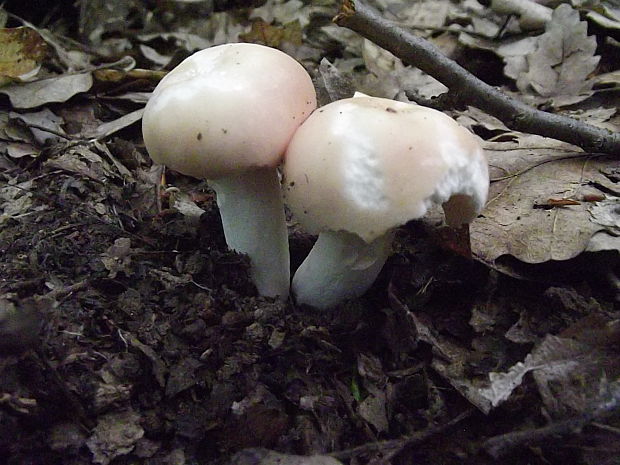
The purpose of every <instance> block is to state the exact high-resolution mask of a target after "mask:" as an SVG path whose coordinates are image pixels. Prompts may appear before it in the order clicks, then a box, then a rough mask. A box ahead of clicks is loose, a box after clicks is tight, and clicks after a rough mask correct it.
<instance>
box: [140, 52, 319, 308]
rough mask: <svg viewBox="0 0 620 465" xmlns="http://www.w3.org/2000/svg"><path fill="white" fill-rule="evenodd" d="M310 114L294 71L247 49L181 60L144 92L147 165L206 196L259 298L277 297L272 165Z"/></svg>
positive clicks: (284, 283)
mask: <svg viewBox="0 0 620 465" xmlns="http://www.w3.org/2000/svg"><path fill="white" fill-rule="evenodd" d="M315 108H316V93H315V90H314V86H313V84H312V80H311V78H310V76H309V75H308V73H307V72H306V71H305V70H304V68H303V67H302V66H301V65H300V64H299V63H298V62H297V61H295V60H294V59H293V58H291V57H290V56H288V55H286V54H285V53H283V52H281V51H279V50H276V49H273V48H269V47H265V46H262V45H256V44H246V43H240V44H226V45H220V46H217V47H212V48H208V49H205V50H202V51H199V52H197V53H195V54H193V55H192V56H190V57H189V58H187V59H185V60H184V61H183V62H181V63H180V64H179V65H178V66H177V67H176V68H175V69H174V70H172V71H171V72H170V73H169V74H168V75H167V76H166V77H164V79H162V81H161V82H160V83H159V84H158V86H157V87H156V88H155V90H154V91H153V95H152V96H151V98H150V99H149V101H148V103H147V105H146V108H145V111H144V116H143V119H142V132H143V135H144V142H145V145H146V148H147V150H148V152H149V154H150V156H151V158H152V159H153V161H155V162H156V163H160V164H163V165H166V166H168V167H169V168H171V169H173V170H176V171H178V172H180V173H183V174H186V175H189V176H193V177H196V178H206V179H207V180H208V182H209V185H210V186H211V187H212V188H213V189H214V190H215V192H216V196H217V204H218V207H219V209H220V215H221V217H222V224H223V228H224V234H225V236H226V242H227V244H228V246H229V247H230V248H231V249H234V250H236V251H238V252H241V253H244V254H247V255H248V256H249V258H250V266H251V276H252V279H253V281H254V283H255V285H256V288H257V290H258V292H259V294H261V295H264V296H272V297H275V296H279V297H280V298H282V299H285V298H287V296H288V292H289V286H290V265H289V251H288V235H287V229H286V223H285V217H284V208H283V202H282V193H281V190H280V182H279V178H278V173H277V166H278V165H279V164H280V162H281V160H282V156H283V154H284V151H285V150H286V147H287V145H288V143H289V141H290V139H291V137H292V136H293V133H294V132H295V130H296V129H297V128H298V126H299V125H300V124H301V123H302V122H303V121H304V120H305V119H306V118H307V117H308V115H310V113H311V112H312V111H313V110H314V109H315Z"/></svg>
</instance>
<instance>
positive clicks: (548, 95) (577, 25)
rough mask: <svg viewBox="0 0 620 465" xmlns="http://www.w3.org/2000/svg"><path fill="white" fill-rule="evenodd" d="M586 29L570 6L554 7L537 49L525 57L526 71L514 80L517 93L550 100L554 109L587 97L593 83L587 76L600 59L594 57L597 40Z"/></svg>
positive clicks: (577, 13) (539, 38)
mask: <svg viewBox="0 0 620 465" xmlns="http://www.w3.org/2000/svg"><path fill="white" fill-rule="evenodd" d="M587 28H588V24H587V22H585V21H580V19H579V12H578V11H576V10H573V9H572V7H571V6H570V5H567V4H562V5H560V6H559V7H557V8H556V9H555V10H554V12H553V15H552V18H551V21H550V22H548V23H547V26H546V32H545V33H544V34H543V35H541V36H539V37H538V40H537V42H536V50H535V51H533V52H532V53H530V54H529V55H527V70H526V71H523V72H522V73H521V74H520V75H519V77H518V78H517V87H518V88H519V90H520V91H521V92H523V93H525V94H530V95H534V96H537V97H543V98H545V99H549V100H551V101H552V103H553V105H554V106H556V107H559V106H564V105H570V104H573V103H576V102H580V101H582V100H584V99H586V98H587V97H589V96H590V95H591V90H592V85H593V83H594V82H593V81H592V80H591V79H589V78H588V77H589V75H590V74H591V73H592V72H593V71H594V70H595V68H596V65H597V64H598V62H599V59H600V57H599V56H595V55H594V52H595V51H596V38H595V37H594V36H588V31H587Z"/></svg>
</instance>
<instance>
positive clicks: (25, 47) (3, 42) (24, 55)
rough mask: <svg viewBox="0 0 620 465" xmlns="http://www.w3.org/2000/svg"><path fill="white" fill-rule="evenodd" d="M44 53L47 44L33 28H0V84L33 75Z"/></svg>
mask: <svg viewBox="0 0 620 465" xmlns="http://www.w3.org/2000/svg"><path fill="white" fill-rule="evenodd" d="M46 53H47V45H46V43H45V41H44V40H43V38H42V37H41V36H40V35H39V34H38V33H37V32H36V31H35V30H33V29H30V28H29V27H16V28H12V29H0V86H2V85H5V84H8V83H10V82H13V81H25V80H27V79H29V78H32V77H34V76H35V75H36V74H37V73H38V72H39V69H40V68H41V62H42V61H43V59H44V58H45V55H46Z"/></svg>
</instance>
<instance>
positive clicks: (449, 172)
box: [284, 96, 489, 243]
mask: <svg viewBox="0 0 620 465" xmlns="http://www.w3.org/2000/svg"><path fill="white" fill-rule="evenodd" d="M284 182H285V197H286V201H287V203H288V205H289V206H290V207H291V210H292V211H293V212H294V213H295V215H296V217H297V219H298V220H299V222H300V223H301V225H302V226H303V227H304V228H305V229H306V230H307V231H308V232H310V233H314V234H318V233H320V232H321V231H346V232H349V233H354V234H356V235H358V236H360V237H361V238H362V239H364V240H365V241H366V242H368V243H370V242H371V241H373V240H374V239H376V238H378V237H380V236H382V235H383V234H385V233H386V232H388V231H390V230H391V229H393V228H395V227H397V226H399V225H402V224H404V223H406V222H407V221H409V220H412V219H416V218H420V217H422V216H423V215H424V214H425V213H426V211H427V210H428V208H429V207H430V206H431V205H432V204H434V203H445V202H447V201H448V200H449V199H451V198H452V200H451V201H450V202H449V203H447V204H445V205H444V210H445V213H446V220H447V222H448V224H450V225H451V226H458V225H460V224H462V223H468V222H471V221H472V220H473V219H474V218H475V217H476V216H477V215H478V213H479V212H480V210H481V209H482V207H483V205H484V203H485V201H486V197H487V191H488V185H489V177H488V168H487V161H486V158H485V156H484V154H483V151H482V149H481V148H480V145H479V143H478V141H477V139H476V137H475V136H474V135H472V134H471V133H469V132H468V131H467V130H466V129H464V128H463V127H461V126H460V125H459V124H458V123H456V122H455V121H454V120H453V119H451V118H450V117H448V116H446V115H444V114H443V113H441V112H439V111H436V110H432V109H429V108H426V107H421V106H417V105H411V104H407V103H402V102H396V101H393V100H388V99H382V98H375V97H365V96H364V97H361V96H360V97H354V98H349V99H345V100H340V101H336V102H333V103H330V104H329V105H326V106H324V107H322V108H321V109H319V110H316V111H315V112H314V113H313V114H312V115H311V116H310V117H309V118H308V119H307V120H306V121H305V122H304V124H303V125H302V126H301V127H300V128H299V129H298V130H297V132H296V133H295V136H294V137H293V139H292V140H291V143H290V144H289V147H288V149H287V152H286V155H285V162H284Z"/></svg>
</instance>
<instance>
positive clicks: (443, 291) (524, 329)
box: [0, 0, 620, 465]
mask: <svg viewBox="0 0 620 465" xmlns="http://www.w3.org/2000/svg"><path fill="white" fill-rule="evenodd" d="M115 3H118V2H115ZM115 3H114V4H115ZM121 3H123V5H120V4H119V5H118V6H119V8H116V9H114V8H106V9H102V5H101V2H97V1H92V0H82V1H81V2H79V6H80V9H79V10H73V9H72V8H73V7H69V6H66V5H64V4H63V6H59V7H58V10H57V11H52V12H50V15H49V16H48V17H47V19H45V18H44V17H37V15H36V13H37V10H36V8H35V9H33V11H31V12H30V13H28V16H27V17H26V18H25V19H24V20H23V21H17V20H14V21H15V24H11V26H13V27H19V28H27V33H26V34H23V35H21V36H19V37H21V39H20V40H21V42H20V41H18V46H16V47H13V48H12V49H11V50H15V51H17V52H16V53H24V52H19V50H26V49H28V48H27V47H26V46H27V45H28V44H29V43H30V44H32V43H36V44H39V45H38V46H37V47H40V48H36V47H35V49H37V50H43V49H44V48H45V49H49V50H52V51H53V52H52V53H47V54H45V56H43V55H42V54H38V55H37V54H36V53H35V54H34V55H32V56H29V60H30V61H28V60H27V61H26V62H25V64H24V66H25V67H24V68H19V69H16V70H14V72H13V76H12V77H11V79H20V77H23V76H26V77H27V79H26V78H24V79H26V80H32V79H34V81H32V82H25V83H13V84H9V85H8V86H4V87H2V88H0V93H4V94H5V95H6V96H7V97H6V98H5V100H4V101H3V103H2V106H1V107H0V166H2V168H3V170H2V171H1V172H0V248H1V250H2V260H0V276H2V280H1V281H0V292H1V293H2V299H0V333H1V335H2V338H3V340H4V341H11V343H10V344H4V345H3V344H0V351H3V352H2V353H0V374H1V376H0V461H2V462H3V463H26V462H32V461H39V462H41V461H42V462H45V463H72V464H76V465H77V464H91V463H98V464H108V463H110V464H112V465H114V464H121V463H128V461H131V462H132V463H144V464H157V463H174V464H185V463H201V464H220V463H222V464H223V463H231V464H246V463H252V464H256V463H261V464H270V463H280V464H298V465H305V464H309V465H313V464H330V465H331V464H337V463H351V464H353V463H375V464H379V463H394V464H398V463H446V464H451V463H454V464H457V463H459V464H460V463H464V462H467V463H480V464H485V463H489V456H491V457H492V458H493V459H494V460H498V459H501V460H507V461H509V462H510V463H515V464H521V463H523V464H525V463H528V464H530V463H532V464H536V463H540V464H542V463H561V462H566V463H583V464H597V465H598V464H607V463H610V464H611V463H614V457H617V453H620V451H617V448H616V449H614V446H613V444H615V443H617V441H616V440H617V428H618V402H619V400H620V396H619V394H618V393H619V392H620V391H619V389H618V376H619V375H620V374H619V373H618V370H619V369H620V368H619V366H618V363H617V361H618V360H619V359H620V358H619V357H618V353H617V347H618V334H619V333H618V316H619V314H618V307H617V305H618V304H617V299H618V295H619V294H620V281H619V280H618V277H617V273H618V272H619V269H618V266H619V265H618V252H619V245H618V237H619V235H620V223H619V215H618V192H619V188H618V183H619V182H620V172H619V171H618V167H617V161H616V160H615V159H613V158H611V157H608V156H603V155H601V154H586V153H583V152H581V150H580V149H578V148H576V147H574V146H570V145H568V144H566V143H563V142H559V141H554V140H551V139H546V138H542V137H539V136H532V135H528V134H522V133H518V132H515V131H511V130H509V129H508V128H506V127H505V126H504V125H503V124H502V123H501V122H499V121H498V120H496V119H495V118H492V117H490V116H488V115H485V114H484V113H482V112H480V111H479V110H476V109H473V108H468V109H460V110H458V111H452V112H451V113H452V115H453V116H455V117H457V118H458V120H459V121H460V122H461V123H462V124H464V125H465V126H466V127H468V128H469V129H471V130H472V131H474V132H475V133H477V134H478V135H479V136H480V137H481V138H482V139H484V145H485V149H486V152H487V154H488V156H489V161H490V165H491V169H492V177H493V179H494V181H493V183H492V186H491V187H492V193H491V199H490V202H489V204H488V206H487V208H486V210H485V211H484V212H483V214H482V215H481V217H480V218H479V219H478V220H477V221H475V222H474V223H473V225H472V227H471V231H470V232H471V241H472V251H473V253H474V256H475V258H476V261H474V262H471V261H468V260H466V259H464V258H463V257H460V256H458V255H455V254H454V253H452V252H450V251H449V250H446V249H449V243H447V242H446V240H445V239H443V237H444V236H441V235H438V234H437V232H438V228H441V217H440V216H433V215H431V216H430V217H429V218H428V219H426V220H425V221H420V222H413V223H411V224H409V225H406V226H405V227H403V228H401V229H400V230H399V231H398V234H397V240H396V242H395V245H394V253H393V255H392V257H391V258H390V259H389V261H388V263H387V264H386V267H385V268H384V270H383V272H382V274H381V276H380V277H379V279H378V281H377V283H375V285H374V286H373V288H372V289H371V290H370V291H369V292H368V293H367V294H366V295H365V296H364V297H363V298H360V299H358V300H356V301H352V302H347V303H345V304H342V305H340V306H339V307H338V308H337V309H335V310H334V311H332V312H327V313H317V312H313V311H311V310H309V309H300V308H296V307H295V306H294V305H293V304H292V303H291V302H287V303H277V302H272V301H270V300H268V299H262V298H258V297H256V293H255V289H254V287H253V285H252V284H251V282H250V280H249V279H248V263H247V260H246V259H245V258H244V257H242V256H239V255H237V254H235V253H233V252H231V251H229V250H227V249H226V247H225V242H224V238H223V232H222V230H221V226H220V221H219V215H218V213H217V207H216V203H215V199H214V195H213V193H212V192H211V191H210V190H209V188H208V186H207V185H206V183H204V182H201V181H198V180H195V179H190V178H187V177H184V176H181V175H179V174H177V173H174V172H171V171H162V170H161V169H160V168H159V167H156V166H152V165H151V163H150V161H149V159H148V157H147V155H146V152H145V149H144V146H143V144H142V141H141V136H140V131H139V125H138V124H137V123H138V121H139V119H140V115H141V111H142V107H143V105H144V102H145V101H146V98H147V97H148V95H149V93H150V91H151V90H152V88H153V87H154V85H155V84H156V83H157V81H158V79H161V77H162V75H163V74H165V72H166V70H168V69H171V68H172V67H173V66H174V65H176V64H177V63H178V62H179V61H180V60H181V59H182V58H184V57H185V56H187V55H189V54H190V53H192V52H193V51H195V50H197V49H200V48H204V47H207V46H210V45H213V44H219V43H226V42H231V41H237V40H240V39H241V38H244V40H249V41H255V42H259V43H268V44H269V45H272V46H275V47H279V48H282V49H284V50H285V51H286V52H287V53H290V54H292V55H293V56H294V57H296V58H297V59H298V60H300V61H301V62H302V63H303V64H304V65H305V66H306V67H308V69H309V70H310V71H311V72H312V74H313V75H314V78H315V83H316V85H317V87H318V91H319V94H320V95H321V96H322V97H321V101H322V102H323V104H324V103H327V102H329V101H331V100H334V99H337V98H342V97H345V96H349V95H352V93H353V91H355V90H361V91H366V92H369V93H371V94H373V95H377V96H381V97H388V98H399V99H406V98H407V97H406V95H409V94H410V93H411V92H413V93H416V94H417V95H418V96H420V97H422V98H430V97H433V96H435V95H439V94H441V93H442V92H444V91H445V89H444V88H443V87H442V86H441V85H439V84H438V83H437V82H436V81H434V79H432V78H431V77H430V76H426V75H424V74H423V73H421V72H420V71H419V70H417V69H416V68H415V67H412V66H405V65H404V64H403V63H402V62H400V60H397V59H396V58H395V57H393V56H391V55H389V54H387V53H386V52H385V51H383V50H381V49H379V48H377V47H376V46H374V45H373V44H371V43H369V42H367V41H365V40H363V39H361V38H360V37H359V36H356V35H355V34H353V33H351V32H350V31H348V30H344V29H341V28H338V27H336V26H335V25H333V24H331V23H330V18H331V17H332V16H333V15H334V14H335V13H336V11H337V5H336V4H335V3H334V2H329V1H328V2H316V3H315V2H305V1H299V0H289V1H279V0H269V1H267V2H234V3H235V5H236V7H235V8H232V7H230V6H227V7H223V6H222V5H221V4H219V3H218V2H214V3H210V2H169V3H161V4H157V6H155V5H149V6H145V5H143V4H142V3H140V2H121ZM207 3H209V4H207ZM261 3H262V5H261ZM481 3H483V2H481ZM481 3H477V2H471V1H463V2H415V3H412V4H410V5H409V4H405V3H403V2H396V1H382V2H380V7H381V8H382V13H383V14H384V15H385V16H386V17H388V18H389V19H391V20H395V21H399V22H405V23H408V24H410V25H411V26H413V27H414V28H415V30H416V31H417V32H418V33H419V34H420V35H421V36H423V37H426V38H427V39H428V40H431V41H433V42H434V43H435V44H436V45H438V46H439V47H440V48H441V49H442V50H443V51H444V52H445V53H446V54H448V55H449V56H451V57H452V58H454V59H455V60H457V61H459V62H460V63H462V64H463V65H464V66H466V67H468V68H469V69H470V70H471V71H473V72H478V73H481V72H484V73H486V74H485V77H486V79H488V80H489V81H492V82H494V83H496V84H497V85H499V86H502V87H503V88H504V89H505V90H506V91H507V92H512V93H513V95H516V96H518V97H520V98H523V99H524V100H526V101H529V102H531V103H534V104H543V105H547V106H548V107H549V108H553V110H554V111H560V110H561V109H562V107H564V106H566V105H568V104H571V107H570V108H569V109H570V114H571V115H572V116H574V117H576V118H581V119H585V120H588V121H594V122H596V124H599V125H604V126H605V127H607V128H610V129H612V130H617V127H618V126H617V122H618V121H617V116H616V115H615V111H616V108H617V95H615V94H614V93H613V91H612V92H607V93H605V94H603V93H602V92H601V89H602V88H603V87H601V86H608V85H610V83H611V85H613V83H614V82H616V81H617V80H616V81H614V78H613V76H614V72H617V71H616V70H615V69H613V67H610V66H609V65H608V64H606V63H608V62H607V61H605V59H606V56H605V53H606V52H605V49H598V50H602V51H597V52H596V53H599V54H600V55H601V61H599V60H598V58H597V56H595V55H594V53H595V45H597V42H596V41H597V40H599V39H600V36H602V35H604V34H605V33H606V32H607V31H609V30H612V29H613V28H615V27H617V26H616V23H615V22H614V11H615V10H614V7H613V5H612V4H611V3H610V4H607V2H601V4H600V5H599V7H597V8H596V9H592V8H591V7H590V6H589V5H587V6H583V5H578V4H576V3H575V2H574V3H575V4H574V5H573V7H574V8H575V9H574V8H571V6H569V5H568V4H567V3H563V4H561V5H560V6H559V7H558V8H555V10H554V12H553V14H551V15H550V16H548V15H547V14H546V13H545V14H534V13H533V12H534V10H533V9H529V10H523V9H518V8H521V7H522V6H523V5H526V4H528V3H532V2H527V1H522V2H512V3H511V2H500V1H497V2H495V1H493V2H490V5H489V7H486V6H484V5H482V4H481ZM487 3H488V2H487ZM111 5H112V4H111ZM553 6H555V5H553ZM553 6H549V7H548V8H552V7H553ZM577 7H579V8H580V9H581V10H580V11H582V12H583V13H584V15H582V16H580V15H579V14H578V10H577V9H576V8H577ZM66 8H68V9H69V10H67V11H71V12H72V13H73V16H71V15H60V16H56V15H58V14H59V13H60V12H63V13H64V12H66V11H65V9H66ZM150 8H154V9H152V10H149V9H150ZM502 8H503V9H502ZM506 8H512V10H511V11H506ZM536 11H539V12H540V11H543V10H542V9H540V10H536ZM544 11H546V10H544ZM95 13H96V14H98V16H97V17H98V18H100V19H101V20H100V21H92V18H93V17H95V16H94V14H95ZM508 13H516V14H517V18H516V19H512V20H509V21H508V22H507V23H506V24H505V25H504V24H503V23H504V22H505V19H506V16H505V15H506V14H508ZM22 14H23V12H22ZM528 14H529V16H528ZM601 17H602V18H604V19H602V18H601ZM72 18H73V19H72ZM582 18H585V19H584V20H582ZM74 20H77V23H72V21H74ZM41 21H47V23H41ZM50 21H51V22H50ZM585 21H589V23H588V24H591V22H595V23H596V24H598V25H599V26H600V27H601V28H603V32H599V33H598V34H599V35H598V36H594V35H588V33H587V32H586V22H585ZM76 26H77V27H76ZM128 28H133V30H132V33H131V34H129V33H128V31H129V29H128ZM570 28H572V29H570ZM24 30H25V29H24ZM569 30H570V32H568V31H569ZM4 31H5V32H4V33H5V34H8V36H9V37H10V36H11V34H14V33H11V32H10V29H5V30H4ZM68 31H78V32H79V34H80V35H79V36H74V37H73V36H72V34H74V33H72V32H68ZM523 31H527V32H528V34H530V35H529V36H527V37H523V36H522V35H519V34H521V33H522V32H523ZM68 36H71V37H72V38H70V37H68ZM33 41H34V42H33ZM598 44H599V45H600V43H598ZM20 47H21V49H20ZM488 54H491V56H495V55H496V56H497V58H496V62H494V61H493V60H492V59H490V58H489V56H490V55H488ZM129 55H131V57H132V58H131V59H128V58H127V57H128V56H129ZM26 65H27V66H26ZM489 65H490V66H489ZM601 67H603V68H602V69H601ZM481 70H483V71H481ZM24 73H26V74H24ZM28 73H32V74H33V75H32V76H31V75H30V74H28ZM7 74H8V73H7ZM3 75H4V74H3ZM93 76H94V77H95V79H93ZM73 80H75V82H74V81H73ZM515 83H516V85H517V89H516V91H515V88H514V84H515ZM35 91H36V92H35ZM602 96H605V97H606V98H600V97H602ZM312 240H313V238H311V237H309V236H307V235H305V234H304V233H303V231H301V230H300V229H299V227H298V226H297V225H295V224H294V223H291V236H290V241H291V256H292V262H293V266H296V265H298V264H299V262H300V260H301V259H303V257H304V256H305V254H307V252H308V251H309V249H310V247H311V245H312ZM515 277H518V278H519V279H515ZM523 278H526V279H525V280H523ZM38 327H40V328H41V331H40V334H39V336H40V337H39V339H37V338H35V337H33V331H34V330H33V328H38ZM24 328H28V330H27V331H29V333H28V334H27V335H24V334H23V331H25V330H24ZM35 332H36V331H35ZM26 336H27V337H26ZM567 441H570V444H569V443H568V442H567Z"/></svg>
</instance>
